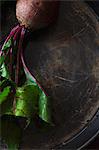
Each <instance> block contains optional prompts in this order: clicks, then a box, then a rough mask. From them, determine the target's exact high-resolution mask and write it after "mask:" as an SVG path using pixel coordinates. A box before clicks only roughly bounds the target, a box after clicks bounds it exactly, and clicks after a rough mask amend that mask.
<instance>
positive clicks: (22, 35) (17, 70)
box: [15, 27, 26, 85]
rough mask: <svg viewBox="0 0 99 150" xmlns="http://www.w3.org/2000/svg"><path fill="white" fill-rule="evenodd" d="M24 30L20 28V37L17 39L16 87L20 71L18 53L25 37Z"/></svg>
mask: <svg viewBox="0 0 99 150" xmlns="http://www.w3.org/2000/svg"><path fill="white" fill-rule="evenodd" d="M25 31H26V30H25V28H24V27H22V30H21V35H20V39H19V46H18V52H17V66H16V73H15V82H16V84H17V85H18V82H19V69H20V51H21V49H22V43H23V39H24V35H25Z"/></svg>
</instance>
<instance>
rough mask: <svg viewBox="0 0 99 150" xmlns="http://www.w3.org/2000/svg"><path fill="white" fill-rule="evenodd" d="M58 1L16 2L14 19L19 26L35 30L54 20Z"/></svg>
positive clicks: (30, 0)
mask: <svg viewBox="0 0 99 150" xmlns="http://www.w3.org/2000/svg"><path fill="white" fill-rule="evenodd" d="M58 8H59V1H56V0H17V4H16V17H17V19H18V21H19V23H20V25H24V26H25V27H26V28H29V29H32V30H35V29H38V28H41V27H45V26H47V25H49V24H50V23H52V22H53V21H55V20H56V17H57V14H58Z"/></svg>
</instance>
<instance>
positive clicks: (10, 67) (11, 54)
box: [9, 27, 22, 77]
mask: <svg viewBox="0 0 99 150" xmlns="http://www.w3.org/2000/svg"><path fill="white" fill-rule="evenodd" d="M21 29H22V27H18V29H17V31H16V33H15V35H14V37H13V42H12V48H11V49H10V51H9V53H10V65H9V70H10V74H11V77H12V72H13V50H14V42H15V41H16V40H17V38H18V35H19V33H20V31H21Z"/></svg>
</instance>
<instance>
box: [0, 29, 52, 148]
mask: <svg viewBox="0 0 99 150" xmlns="http://www.w3.org/2000/svg"><path fill="white" fill-rule="evenodd" d="M22 30H23V29H20V30H19V31H20V32H19V34H20V37H21V34H22ZM14 34H15V33H14ZM17 35H18V33H17ZM17 37H18V39H19V36H17ZM21 38H22V37H21ZM21 38H20V39H19V40H18V39H17V38H16V39H14V36H11V37H10V38H9V39H8V40H6V42H4V44H3V46H2V48H1V51H0V108H1V112H0V115H1V116H3V115H9V116H13V117H16V118H17V117H24V118H26V120H27V121H28V123H30V121H31V119H33V117H35V116H39V117H40V118H41V119H42V120H43V121H45V122H47V123H51V117H50V109H49V104H48V103H49V101H48V99H49V98H48V96H46V94H45V92H44V91H43V90H42V89H41V87H40V86H39V84H38V83H37V82H36V80H35V78H34V77H33V76H32V75H31V74H30V72H29V71H28V69H27V67H26V66H25V64H24V60H23V61H22V59H23V57H21V56H23V54H22V51H20V49H21V48H22V45H21V46H20V43H22V40H21ZM20 53H21V54H20ZM16 56H17V57H16ZM3 122H4V121H3ZM5 122H6V121H5ZM8 123H9V121H8ZM10 124H11V122H10ZM7 126H9V125H3V128H4V127H5V128H6V127H7ZM15 130H16V129H15ZM4 135H5V134H4ZM9 136H10V135H9ZM14 136H15V137H17V134H16V132H15V133H14ZM12 137H13V136H12ZM3 138H4V139H5V141H6V142H7V144H8V145H10V146H9V147H11V145H12V147H13V148H15V147H14V146H15V145H17V144H16V143H15V142H14V145H13V144H11V140H10V144H9V142H8V141H9V140H8V139H9V138H7V137H6V136H3ZM6 139H7V140H6ZM12 141H13V140H12ZM15 141H16V140H15ZM12 143H13V142H12ZM16 147H17V146H16Z"/></svg>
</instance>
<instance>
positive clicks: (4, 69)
mask: <svg viewBox="0 0 99 150" xmlns="http://www.w3.org/2000/svg"><path fill="white" fill-rule="evenodd" d="M0 76H2V77H4V78H7V79H9V78H10V75H9V71H8V68H7V66H6V65H5V64H4V63H3V64H2V65H1V67H0Z"/></svg>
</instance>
